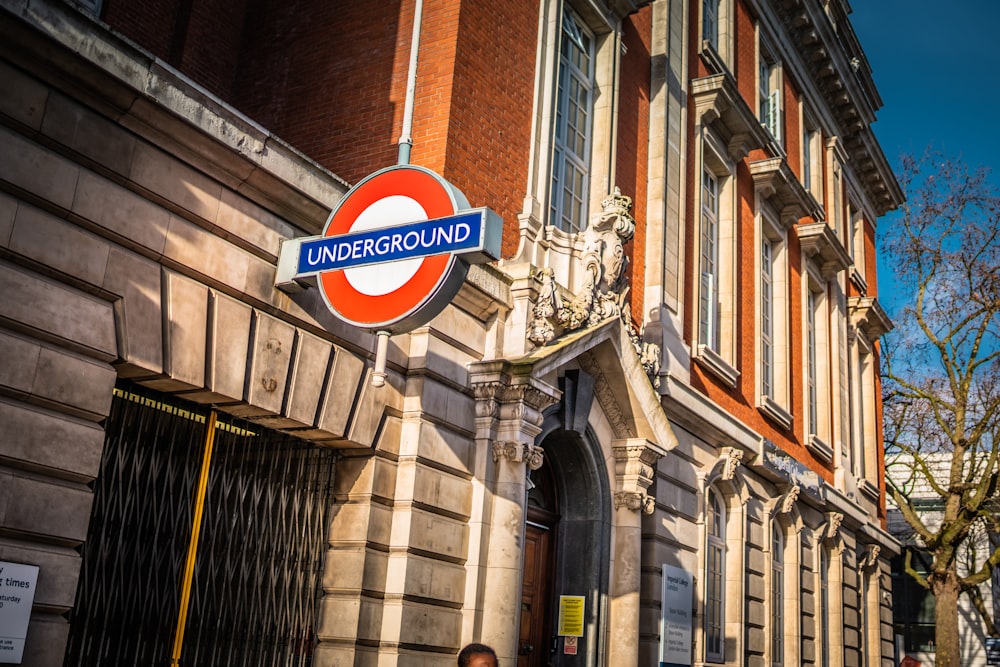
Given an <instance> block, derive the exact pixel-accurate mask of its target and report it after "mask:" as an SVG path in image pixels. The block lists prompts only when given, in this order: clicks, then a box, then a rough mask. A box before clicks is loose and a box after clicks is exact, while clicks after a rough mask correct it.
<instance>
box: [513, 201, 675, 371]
mask: <svg viewBox="0 0 1000 667" xmlns="http://www.w3.org/2000/svg"><path fill="white" fill-rule="evenodd" d="M601 208H602V211H601V212H600V213H599V214H597V215H596V216H594V218H593V219H591V221H590V225H589V226H588V227H587V229H586V231H584V235H583V239H584V247H583V254H582V256H581V260H582V261H583V266H584V275H585V278H584V281H583V286H582V288H581V289H580V292H579V293H578V294H576V295H575V296H573V297H572V298H569V299H567V298H564V297H563V296H561V295H560V294H559V287H558V285H556V282H555V274H554V272H553V271H552V269H551V268H545V269H542V270H541V271H540V274H539V275H540V277H541V282H542V285H541V288H540V290H539V294H538V301H537V302H536V303H535V306H534V308H532V313H531V314H532V319H531V322H530V323H529V325H528V333H527V335H528V340H530V341H531V342H533V343H535V344H536V345H545V344H546V343H549V342H551V341H552V340H553V339H554V338H556V337H557V336H558V335H561V334H563V333H569V332H571V331H576V330H578V329H582V328H584V327H592V326H596V325H597V324H600V323H601V322H603V321H605V320H607V319H608V318H611V317H620V318H621V319H622V321H623V322H624V323H625V325H626V330H627V331H628V332H629V338H630V339H631V341H632V345H633V346H634V347H635V351H636V354H638V355H639V359H640V361H641V362H642V365H643V368H644V369H645V370H646V374H647V375H648V376H649V377H650V380H651V381H652V382H653V384H654V386H655V385H657V384H658V383H659V379H658V377H657V376H658V373H659V370H660V348H659V346H658V345H655V344H653V343H648V342H643V341H642V340H641V338H640V337H639V334H638V333H637V332H636V327H635V325H634V323H633V322H632V314H631V312H630V309H629V308H628V306H627V303H626V300H627V298H628V292H629V284H628V264H629V261H628V257H627V256H626V255H625V244H626V243H628V242H629V240H630V239H631V238H632V234H634V233H635V219H634V218H632V215H631V213H630V211H631V209H632V198H631V197H627V196H625V195H623V194H622V193H621V190H619V189H618V187H617V186H616V187H615V191H614V192H613V193H612V194H611V195H610V196H609V197H607V198H606V199H604V201H602V202H601Z"/></svg>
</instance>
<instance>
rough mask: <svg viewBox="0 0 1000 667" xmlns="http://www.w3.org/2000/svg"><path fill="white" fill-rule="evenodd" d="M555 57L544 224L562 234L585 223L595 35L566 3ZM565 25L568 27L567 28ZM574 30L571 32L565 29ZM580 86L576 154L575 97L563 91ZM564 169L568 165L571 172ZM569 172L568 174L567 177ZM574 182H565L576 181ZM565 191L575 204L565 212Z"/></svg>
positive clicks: (587, 204)
mask: <svg viewBox="0 0 1000 667" xmlns="http://www.w3.org/2000/svg"><path fill="white" fill-rule="evenodd" d="M559 26H560V27H559V44H558V48H557V52H558V62H557V66H556V73H555V99H554V102H553V107H552V115H553V117H552V147H551V151H552V158H551V170H550V177H549V224H551V225H553V226H555V227H556V228H557V229H560V230H562V231H563V232H566V233H577V232H580V231H582V230H583V229H585V228H586V226H587V221H588V217H589V216H588V214H589V209H590V184H591V183H590V182H591V160H592V151H593V140H592V137H593V126H594V117H595V115H596V114H595V111H596V94H595V93H596V91H597V89H598V84H597V62H596V61H597V51H598V48H597V47H598V45H597V37H596V35H595V34H594V33H593V31H592V30H591V29H590V27H589V26H588V25H587V23H586V21H584V20H583V18H582V17H581V16H580V15H579V13H577V12H576V10H574V9H573V8H572V7H571V6H569V5H568V4H567V5H564V6H563V14H562V15H561V16H560V19H559ZM567 26H571V27H572V28H573V29H570V30H568V29H567ZM571 32H574V33H575V35H570V34H569V33H571ZM573 46H576V47H577V49H576V52H577V53H579V54H582V56H583V57H584V58H585V59H586V66H587V71H584V70H583V69H582V68H581V67H580V65H579V63H578V62H575V60H576V59H574V58H573V57H572V56H573V55H574V54H573V53H567V50H568V49H571V48H572V47H573ZM574 85H576V86H578V87H579V90H581V91H583V93H584V95H585V97H586V100H585V103H584V104H582V105H577V108H582V110H583V112H584V113H585V115H586V117H585V118H584V122H583V124H584V127H582V128H579V127H577V126H572V127H576V129H577V131H576V132H575V133H574V134H575V135H577V141H582V143H583V145H582V148H581V150H582V153H581V151H580V150H577V147H576V146H574V145H571V144H575V143H577V142H571V141H570V137H569V135H570V133H571V130H570V127H571V124H570V116H571V114H570V111H571V104H572V103H573V102H574V101H576V100H577V99H579V97H574V96H573V95H571V94H570V93H569V92H568V91H569V90H570V89H571V88H572V87H573V86H574ZM569 170H573V171H572V174H571V173H570V171H569ZM571 176H572V177H573V178H571ZM577 177H578V180H579V183H578V184H571V183H570V182H569V181H570V180H576V178H577ZM567 196H569V197H572V198H573V200H574V201H575V203H576V206H575V209H576V210H575V211H567V208H568V207H567V201H566V199H567Z"/></svg>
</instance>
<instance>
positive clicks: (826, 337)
mask: <svg viewBox="0 0 1000 667" xmlns="http://www.w3.org/2000/svg"><path fill="white" fill-rule="evenodd" d="M802 265H803V266H804V267H805V271H804V272H803V281H802V333H803V336H804V337H805V336H808V334H809V329H810V321H809V318H810V313H809V310H808V304H809V293H810V292H811V293H812V294H813V295H815V296H814V299H815V301H814V303H815V313H812V317H813V321H812V328H813V332H814V335H815V346H816V359H817V363H816V377H815V378H812V380H813V382H814V383H815V387H816V409H815V414H816V418H817V423H816V424H810V423H809V421H808V419H806V420H805V422H804V429H805V431H804V435H805V444H806V448H807V449H809V451H811V452H812V453H813V454H814V455H815V456H816V457H817V458H818V459H820V460H822V461H826V462H832V461H833V447H832V442H833V418H832V408H831V405H832V400H833V374H832V372H831V371H832V368H831V364H830V359H831V354H832V348H831V346H832V343H833V339H832V335H831V326H832V322H831V315H830V313H831V299H830V294H829V283H828V282H827V280H825V279H824V277H823V274H822V272H821V270H820V269H819V267H817V266H816V264H815V263H814V262H812V261H810V260H809V259H807V258H806V257H803V262H802ZM802 350H803V354H806V353H807V350H808V341H806V340H803V342H802ZM808 373H809V367H808V364H807V363H806V360H805V359H803V363H802V387H803V391H804V392H807V391H808V387H809V377H808ZM808 402H809V396H808V394H805V395H804V396H803V405H804V406H805V407H804V408H803V416H804V417H806V416H808V415H809V414H810V406H809V404H808Z"/></svg>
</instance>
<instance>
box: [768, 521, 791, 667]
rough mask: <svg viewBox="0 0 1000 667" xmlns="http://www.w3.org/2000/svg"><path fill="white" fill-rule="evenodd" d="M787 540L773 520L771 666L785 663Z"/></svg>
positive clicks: (780, 665) (782, 665) (779, 526)
mask: <svg viewBox="0 0 1000 667" xmlns="http://www.w3.org/2000/svg"><path fill="white" fill-rule="evenodd" d="M786 546H787V544H786V540H785V534H784V531H783V530H782V528H781V524H780V522H779V521H778V520H777V519H772V521H771V619H770V620H771V632H770V658H771V659H770V664H771V667H784V664H785V548H786Z"/></svg>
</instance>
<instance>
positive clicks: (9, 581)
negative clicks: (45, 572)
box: [0, 561, 38, 665]
mask: <svg viewBox="0 0 1000 667" xmlns="http://www.w3.org/2000/svg"><path fill="white" fill-rule="evenodd" d="M37 583H38V566H36V565H22V564H20V563H6V562H4V561H0V663H3V664H8V665H20V664H21V656H22V655H24V639H25V637H27V636H28V619H29V618H30V617H31V603H32V602H33V601H34V599H35V585H36V584H37Z"/></svg>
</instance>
